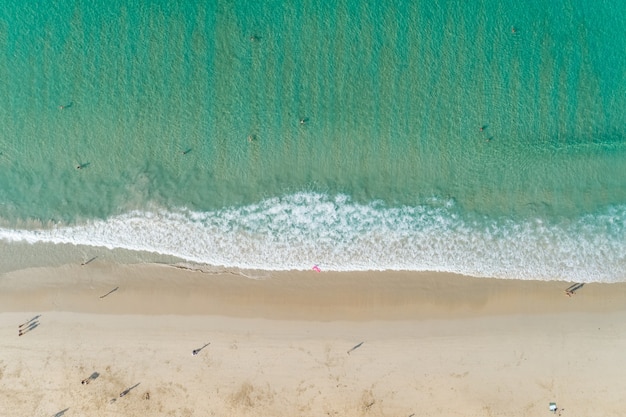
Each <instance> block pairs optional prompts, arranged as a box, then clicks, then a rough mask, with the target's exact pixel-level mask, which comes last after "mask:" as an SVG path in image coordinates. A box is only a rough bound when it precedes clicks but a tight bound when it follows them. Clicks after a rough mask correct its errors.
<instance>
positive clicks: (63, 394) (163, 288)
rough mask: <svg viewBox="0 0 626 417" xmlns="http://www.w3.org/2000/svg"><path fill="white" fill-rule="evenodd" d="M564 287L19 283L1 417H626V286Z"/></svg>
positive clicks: (125, 276)
mask: <svg viewBox="0 0 626 417" xmlns="http://www.w3.org/2000/svg"><path fill="white" fill-rule="evenodd" d="M242 274H246V275H248V276H254V278H249V277H245V276H243V275H242ZM569 285H570V283H565V282H558V281H551V282H545V281H515V280H495V279H489V278H469V277H462V276H455V275H450V274H432V273H410V272H406V273H402V272H384V273H378V272H372V273H332V272H322V273H316V272H313V271H311V272H285V273H271V274H265V273H261V272H258V271H257V272H255V271H230V272H229V271H221V272H214V273H207V272H204V273H203V272H199V271H192V270H189V269H181V268H178V267H173V266H166V265H155V264H145V265H120V264H113V263H109V262H104V261H101V260H98V259H96V260H94V261H92V262H90V263H88V264H86V265H84V266H80V265H65V266H62V267H55V268H31V269H26V270H20V271H14V272H11V273H7V274H4V275H1V276H0V349H1V350H2V351H3V352H4V354H3V357H2V358H0V387H1V388H2V389H0V415H9V414H11V415H15V416H18V417H22V416H24V417H27V416H32V415H64V414H65V413H67V414H65V415H67V416H70V415H75V414H76V415H90V416H95V417H109V416H111V417H112V416H116V415H124V416H129V417H139V416H144V415H171V416H182V417H192V416H195V415H223V416H237V417H241V416H243V417H247V416H258V415H272V416H277V417H282V416H285V417H286V416H293V415H299V416H302V417H305V416H306V417H308V416H311V417H314V416H315V417H317V416H320V415H328V416H346V417H357V416H359V417H362V416H392V415H393V416H396V415H399V416H410V415H420V416H426V417H429V416H432V417H434V416H437V417H454V416H458V415H464V416H489V415H493V416H497V415H507V416H513V417H531V416H536V415H541V414H546V413H548V412H549V410H548V405H549V403H551V402H556V404H557V406H558V408H559V410H558V411H559V413H560V414H561V415H562V416H576V415H586V414H592V413H593V414H594V415H596V416H599V417H609V416H613V415H619V410H621V409H622V407H623V400H622V398H623V395H622V393H623V392H624V390H626V380H624V378H623V376H622V373H621V369H622V367H623V365H626V361H625V360H624V359H623V355H622V352H623V350H624V348H626V291H624V290H625V289H626V284H622V283H620V284H585V285H584V286H583V287H582V288H580V289H579V290H578V291H577V292H576V293H575V294H574V296H572V297H567V296H566V295H565V293H564V290H565V289H566V288H567V287H569ZM29 319H32V320H33V321H32V322H31V323H34V325H33V326H32V327H31V328H29V327H28V324H26V326H23V327H24V328H27V329H28V330H27V331H25V332H24V333H23V334H22V336H19V335H18V332H17V330H18V325H20V324H24V323H27V322H28V320H29ZM196 349H201V350H200V351H199V352H198V354H197V355H192V354H191V353H192V350H196ZM86 379H88V380H89V384H81V381H85V380H86ZM121 394H124V395H122V396H121ZM59 413H60V414H59Z"/></svg>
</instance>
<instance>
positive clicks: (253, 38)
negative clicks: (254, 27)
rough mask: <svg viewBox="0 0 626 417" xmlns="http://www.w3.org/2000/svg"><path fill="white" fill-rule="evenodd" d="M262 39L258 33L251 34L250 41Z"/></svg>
mask: <svg viewBox="0 0 626 417" xmlns="http://www.w3.org/2000/svg"><path fill="white" fill-rule="evenodd" d="M260 40H261V38H260V37H258V36H257V35H252V36H250V42H258V41H260Z"/></svg>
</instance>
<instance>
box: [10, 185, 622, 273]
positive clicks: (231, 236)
mask: <svg viewBox="0 0 626 417" xmlns="http://www.w3.org/2000/svg"><path fill="white" fill-rule="evenodd" d="M0 239H3V240H6V241H27V242H31V243H36V242H52V243H72V244H77V245H91V246H104V247H107V248H124V249H130V250H141V251H150V252H156V253H161V254H167V255H173V256H177V257H180V258H183V259H187V260H190V261H194V262H200V263H207V264H212V265H223V266H226V267H238V268H246V269H248V268H249V269H263V270H290V269H295V270H307V269H310V268H311V267H312V266H313V265H319V266H320V268H321V269H322V270H336V271H346V270H350V271H358V270H429V271H449V272H456V273H462V274H467V275H474V276H483V277H501V278H511V279H541V280H551V279H564V280H571V281H580V282H592V281H600V282H615V281H626V272H624V271H626V268H625V266H626V207H623V206H620V207H612V208H609V209H607V210H605V212H603V213H600V214H597V215H593V216H591V215H588V216H584V217H581V218H578V219H573V220H572V219H569V220H561V221H560V222H557V223H549V222H547V221H542V220H540V219H535V220H532V221H525V222H514V221H512V220H507V219H500V220H494V219H487V218H485V217H481V216H477V215H468V214H463V213H462V212H461V210H459V209H458V207H456V205H455V203H454V201H452V200H449V201H443V202H437V201H436V200H433V201H430V202H428V204H425V205H423V206H417V207H408V206H403V207H388V206H386V205H385V204H383V203H381V202H373V203H370V204H356V203H354V202H352V201H351V200H350V199H349V198H348V197H346V196H337V197H334V198H331V197H328V196H325V195H322V194H315V193H299V194H294V195H290V196H286V197H284V198H272V199H267V200H264V201H261V202H259V203H258V204H253V205H248V206H244V207H232V208H225V209H222V210H217V211H213V212H206V213H205V212H193V211H189V210H185V209H181V210H177V211H167V210H159V209H156V210H151V211H133V212H129V213H126V214H123V215H119V216H115V217H112V218H109V219H107V220H97V221H91V222H88V223H85V224H80V225H72V226H62V225H58V226H53V227H46V228H40V229H36V230H13V229H6V228H5V229H0Z"/></svg>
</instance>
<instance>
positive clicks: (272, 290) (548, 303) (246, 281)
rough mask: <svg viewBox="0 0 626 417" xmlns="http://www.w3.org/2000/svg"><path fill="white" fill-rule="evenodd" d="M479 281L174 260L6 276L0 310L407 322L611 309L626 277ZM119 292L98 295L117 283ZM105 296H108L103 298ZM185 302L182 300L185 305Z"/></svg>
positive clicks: (0, 278)
mask: <svg viewBox="0 0 626 417" xmlns="http://www.w3.org/2000/svg"><path fill="white" fill-rule="evenodd" d="M571 284H572V283H569V282H564V281H530V280H509V279H494V278H474V277H467V276H462V275H455V274H449V273H440V272H398V271H385V272H322V273H316V272H314V271H307V272H302V271H285V272H282V271H281V272H269V271H238V270H224V269H222V270H218V269H215V270H213V271H210V270H209V271H207V270H200V269H195V268H194V267H185V266H180V265H168V264H135V265H128V264H115V263H111V262H105V261H100V260H98V259H95V260H92V262H89V263H88V264H85V265H77V264H73V265H64V266H61V267H44V268H29V269H24V270H19V271H13V272H10V273H6V274H3V275H0V305H2V306H3V311H37V310H42V311H67V312H77V313H97V314H150V315H163V314H174V315H176V314H178V315H224V316H233V317H262V318H270V319H293V318H297V319H302V320H322V321H332V320H356V321H366V320H377V319H384V320H402V319H416V318H454V317H478V316H485V315H487V316H488V315H511V314H530V315H534V314H546V313H561V312H576V311H587V312H614V311H621V310H624V309H626V305H624V303H623V299H624V297H622V296H621V294H624V293H626V283H588V284H584V285H583V286H582V287H581V288H580V289H578V291H577V292H576V294H574V295H573V296H572V297H568V296H567V294H566V293H565V290H566V289H567V288H568V287H570V285H571ZM116 287H118V290H116V292H115V294H113V295H112V296H111V297H108V298H107V299H106V300H104V299H100V297H101V296H102V295H103V294H106V293H107V291H110V290H111V289H112V288H116ZM105 301H106V302H105ZM180 301H184V302H183V303H181V302H180Z"/></svg>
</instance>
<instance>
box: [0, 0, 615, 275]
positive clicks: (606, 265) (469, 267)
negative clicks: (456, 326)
mask: <svg viewBox="0 0 626 417" xmlns="http://www.w3.org/2000/svg"><path fill="white" fill-rule="evenodd" d="M129 3H133V4H129ZM623 6H624V3H623V2H622V1H609V0H597V1H587V0H569V1H565V0H557V1H553V2H545V1H543V0H529V1H525V2H519V1H513V0H482V1H480V0H475V1H461V0H458V1H425V0H424V1H404V0H398V1H393V2H392V1H357V0H338V1H332V2H324V1H322V2H319V1H305V0H303V1H278V0H275V1H260V2H249V1H244V0H232V1H209V2H200V1H188V0H178V1H174V0H168V1H166V0H149V1H144V2H127V1H121V0H90V1H79V0H56V1H37V0H35V1H32V2H24V1H23V0H4V1H3V2H2V4H0V97H1V98H2V103H1V104H0V249H1V250H2V252H4V254H5V255H4V256H3V258H4V260H0V272H1V271H7V270H11V269H16V268H21V267H25V266H29V265H30V266H32V265H40V264H54V263H55V262H56V263H61V262H66V261H68V262H70V261H72V260H73V262H76V258H80V259H82V260H83V261H85V260H87V259H88V258H89V257H90V256H91V255H92V254H94V253H97V254H98V256H105V255H103V254H104V253H106V254H107V255H106V256H108V257H110V258H112V259H113V260H115V261H118V262H152V261H155V260H166V261H167V260H172V259H173V260H180V261H187V262H194V263H200V264H208V265H213V266H219V267H227V268H242V269H256V270H270V271H271V270H310V269H311V268H312V267H313V266H314V265H318V267H319V268H320V269H321V270H322V271H331V270H332V271H347V270H350V271H355V270H410V271H424V270H427V271H448V272H455V273H461V274H466V275H472V276H479V277H499V278H509V279H540V280H568V281H579V282H616V281H626V54H624V53H623V51H626V37H625V36H623V28H624V27H626V14H625V13H623Z"/></svg>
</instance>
